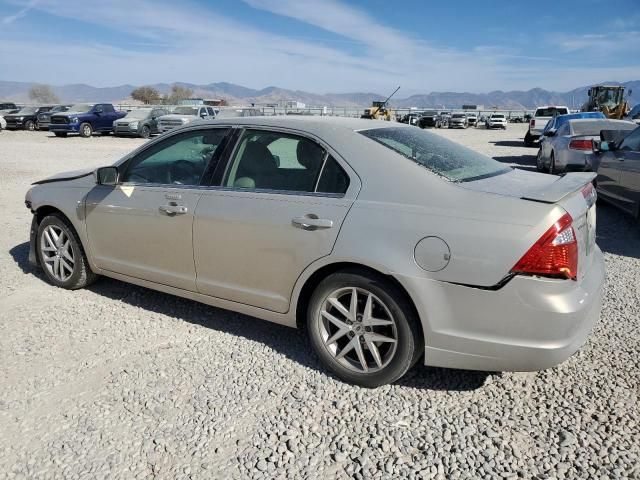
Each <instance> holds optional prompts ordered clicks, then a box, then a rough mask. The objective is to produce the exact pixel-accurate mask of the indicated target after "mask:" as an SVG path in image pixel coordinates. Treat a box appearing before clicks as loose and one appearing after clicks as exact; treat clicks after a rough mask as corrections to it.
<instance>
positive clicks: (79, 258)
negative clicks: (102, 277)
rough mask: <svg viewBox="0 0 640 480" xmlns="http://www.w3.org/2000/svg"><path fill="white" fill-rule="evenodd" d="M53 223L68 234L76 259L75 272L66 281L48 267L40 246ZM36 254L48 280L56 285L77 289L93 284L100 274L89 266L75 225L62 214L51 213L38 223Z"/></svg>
mask: <svg viewBox="0 0 640 480" xmlns="http://www.w3.org/2000/svg"><path fill="white" fill-rule="evenodd" d="M51 225H53V226H55V227H57V228H59V229H61V230H62V231H64V233H65V234H66V235H67V237H68V238H69V243H70V248H71V251H72V255H73V259H74V263H73V272H72V273H71V275H70V276H69V278H67V279H66V280H64V281H61V280H59V279H58V278H56V277H55V276H54V275H53V274H52V272H51V271H50V270H49V268H47V266H46V263H45V259H44V258H43V253H42V249H41V248H40V247H41V244H42V238H43V235H44V231H45V229H46V228H47V227H49V226H51ZM36 255H38V260H39V262H40V266H41V267H42V269H43V270H44V273H45V275H46V277H47V280H49V282H50V283H51V284H53V285H55V286H56V287H60V288H66V289H67V290H77V289H79V288H84V287H87V286H89V285H91V284H92V283H93V282H95V281H96V279H97V278H98V275H96V274H95V273H93V271H92V270H91V268H90V267H89V262H88V260H87V256H86V254H85V252H84V248H83V247H82V243H81V242H80V238H79V237H78V234H77V233H76V231H75V229H74V228H73V225H71V223H70V222H69V221H68V220H67V219H66V218H65V217H64V216H63V215H62V214H59V213H52V214H51V215H47V216H46V217H45V218H43V219H42V221H41V222H40V225H38V236H37V239H36Z"/></svg>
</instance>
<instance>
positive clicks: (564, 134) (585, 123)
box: [536, 118, 637, 173]
mask: <svg viewBox="0 0 640 480" xmlns="http://www.w3.org/2000/svg"><path fill="white" fill-rule="evenodd" d="M636 126H637V125H636V124H635V123H633V122H628V121H626V120H610V119H597V118H585V119H575V120H568V121H566V122H564V123H563V124H562V125H561V126H560V127H559V128H558V129H557V130H556V129H551V130H547V131H545V132H544V135H543V136H542V137H541V140H540V150H538V157H537V159H536V166H537V168H538V171H540V172H543V171H546V172H549V173H563V172H567V171H592V170H595V168H594V165H593V164H592V159H593V142H592V140H597V139H599V138H600V131H601V130H633V129H634V128H636Z"/></svg>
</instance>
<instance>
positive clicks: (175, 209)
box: [158, 205, 189, 216]
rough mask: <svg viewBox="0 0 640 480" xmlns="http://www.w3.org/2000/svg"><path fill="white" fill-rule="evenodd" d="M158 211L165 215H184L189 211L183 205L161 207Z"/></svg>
mask: <svg viewBox="0 0 640 480" xmlns="http://www.w3.org/2000/svg"><path fill="white" fill-rule="evenodd" d="M158 209H159V210H160V211H161V212H162V213H166V214H167V215H170V216H173V215H184V214H185V213H187V212H188V211H189V209H188V208H187V207H185V206H183V205H161V206H160V207H158Z"/></svg>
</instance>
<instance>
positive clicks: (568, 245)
mask: <svg viewBox="0 0 640 480" xmlns="http://www.w3.org/2000/svg"><path fill="white" fill-rule="evenodd" d="M572 223H573V218H571V215H569V214H568V213H565V214H564V215H563V216H562V218H560V220H558V221H557V222H556V223H554V224H553V225H552V226H551V228H549V230H547V231H546V232H545V233H544V235H542V237H540V239H539V240H538V241H537V242H536V243H534V244H533V246H532V247H531V248H530V249H529V251H528V252H527V253H525V254H524V256H523V257H522V258H521V259H520V260H519V261H518V263H516V264H515V266H514V267H513V268H512V269H511V271H512V272H513V273H525V274H530V275H546V276H552V277H562V278H570V279H572V280H575V279H576V278H577V276H578V242H577V241H576V233H575V231H574V230H573V226H572Z"/></svg>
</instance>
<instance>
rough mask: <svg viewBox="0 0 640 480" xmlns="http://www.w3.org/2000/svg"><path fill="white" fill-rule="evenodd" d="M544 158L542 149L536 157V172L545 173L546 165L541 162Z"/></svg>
mask: <svg viewBox="0 0 640 480" xmlns="http://www.w3.org/2000/svg"><path fill="white" fill-rule="evenodd" d="M541 158H542V149H540V150H538V155H537V156H536V170H538V171H539V172H544V164H542V162H541Z"/></svg>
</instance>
